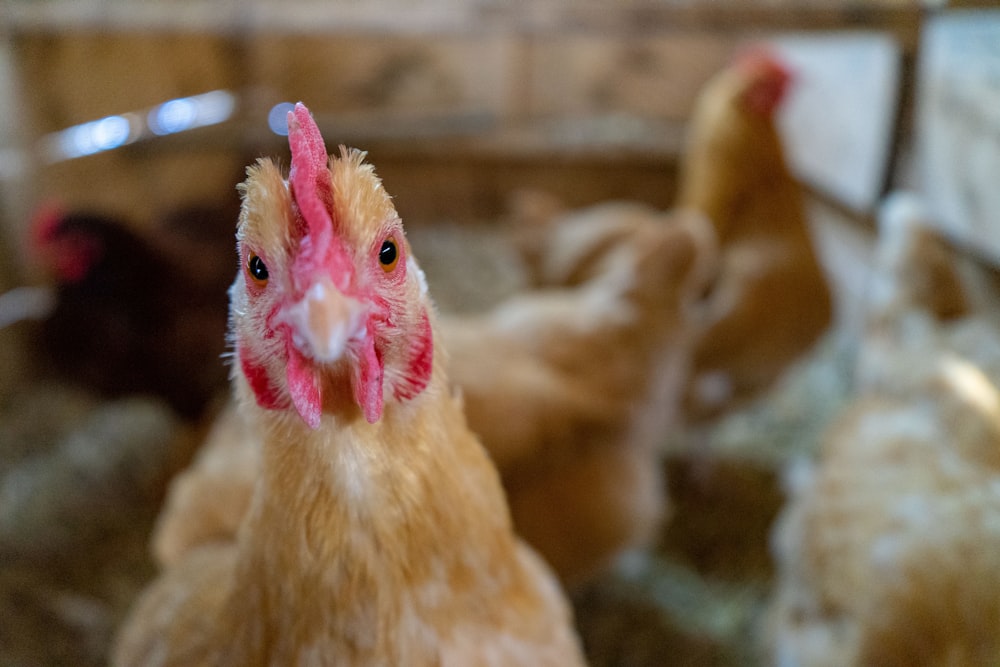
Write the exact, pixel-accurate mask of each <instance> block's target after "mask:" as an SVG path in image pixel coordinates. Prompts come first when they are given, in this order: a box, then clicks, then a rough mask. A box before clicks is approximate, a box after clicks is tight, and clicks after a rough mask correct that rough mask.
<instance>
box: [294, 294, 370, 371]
mask: <svg viewBox="0 0 1000 667" xmlns="http://www.w3.org/2000/svg"><path fill="white" fill-rule="evenodd" d="M366 314H367V308H366V307H365V305H364V303H362V302H361V301H358V300H357V299H354V298H352V297H350V296H347V295H345V294H344V293H343V292H341V291H340V290H338V289H337V288H336V286H335V285H334V284H333V282H332V281H331V280H330V279H329V278H327V277H322V278H320V279H319V280H317V281H315V282H314V283H313V284H312V285H311V286H310V287H309V289H307V290H306V292H305V294H304V295H303V297H302V298H301V299H300V300H299V301H296V302H295V303H293V304H292V305H290V306H288V307H287V308H286V309H285V311H284V313H283V317H282V319H284V320H285V321H286V322H287V323H288V324H289V325H290V327H291V330H292V343H293V344H294V345H295V347H296V348H298V350H299V351H300V352H301V353H302V354H303V355H304V356H305V357H307V358H310V359H312V360H313V361H316V362H319V363H324V364H325V363H332V362H335V361H337V360H338V359H340V358H341V357H343V355H344V352H345V350H346V349H347V346H348V343H350V342H351V341H352V340H356V339H359V338H360V337H361V336H362V335H363V333H364V330H365V315H366Z"/></svg>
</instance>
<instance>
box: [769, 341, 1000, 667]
mask: <svg viewBox="0 0 1000 667" xmlns="http://www.w3.org/2000/svg"><path fill="white" fill-rule="evenodd" d="M965 327H966V325H964V324H963V325H962V328H965ZM955 333H958V332H957V331H956V332H955ZM983 333H984V330H983V329H980V330H979V332H978V334H979V335H970V334H974V331H973V330H972V329H967V330H966V331H964V332H962V333H961V336H962V337H964V338H966V340H967V341H974V342H975V343H976V344H975V346H974V348H975V351H974V354H975V355H976V356H979V357H980V358H983V357H987V356H988V357H992V360H991V361H990V362H988V366H982V365H981V363H980V362H978V361H976V360H975V359H974V358H970V357H969V356H966V355H965V354H963V353H961V352H954V351H953V352H947V351H944V350H940V349H938V350H935V349H933V348H923V352H922V355H921V354H916V352H917V351H916V350H913V351H911V352H912V353H911V355H910V357H909V358H910V361H911V363H912V364H913V365H915V366H920V367H921V368H922V369H923V372H922V373H920V377H919V378H916V373H915V372H914V370H913V368H911V369H910V370H909V372H910V374H911V380H910V381H908V382H907V385H908V386H907V387H903V386H901V385H900V384H899V382H898V380H897V384H896V387H895V388H894V390H893V391H892V392H885V391H883V392H879V393H875V394H870V395H867V396H863V397H860V398H858V399H857V400H856V401H855V402H854V403H853V404H852V405H851V406H850V407H849V408H848V409H847V410H845V412H844V414H843V415H841V416H840V418H839V419H838V420H837V421H836V422H835V424H834V425H833V427H832V428H831V429H830V430H829V432H828V433H827V435H826V439H825V441H824V443H823V449H822V452H821V458H820V461H819V462H818V464H816V465H815V466H814V467H813V468H812V469H809V468H800V469H798V470H797V474H795V475H792V476H791V477H792V480H793V483H792V484H791V486H792V499H791V501H790V503H789V505H788V507H787V508H786V509H785V510H784V512H783V515H782V517H781V520H780V521H779V522H778V524H777V528H776V530H775V535H774V539H773V543H774V545H775V553H776V558H777V561H778V584H777V587H776V594H775V603H774V608H773V610H772V614H771V632H770V641H771V649H772V651H773V653H774V657H775V663H776V664H790V665H801V666H802V667H819V666H829V667H833V666H834V665H836V666H842V665H848V666H850V665H858V666H862V665H880V666H881V665H885V666H887V667H891V666H894V665H898V666H899V667H902V666H904V665H917V664H928V665H993V664H997V662H998V660H1000V641H998V635H997V632H996V628H997V627H998V626H1000V595H998V594H997V591H998V590H1000V391H998V387H997V383H996V381H995V379H991V377H990V376H992V377H993V378H996V377H998V376H1000V375H998V373H997V371H998V370H1000V363H998V362H1000V340H998V337H997V335H996V332H995V330H994V331H993V332H991V333H990V334H989V336H988V337H987V336H983V335H981V334H983ZM949 337H951V338H952V340H953V341H954V340H955V339H956V338H955V337H952V336H949ZM990 339H992V340H990ZM983 343H988V344H987V345H984V344H983ZM984 371H988V373H989V374H987V373H986V372H984Z"/></svg>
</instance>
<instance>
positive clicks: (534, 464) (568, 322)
mask: <svg viewBox="0 0 1000 667" xmlns="http://www.w3.org/2000/svg"><path fill="white" fill-rule="evenodd" d="M550 224H551V229H550V230H549V238H548V241H547V243H548V244H550V245H549V248H550V252H548V253H545V254H546V256H547V257H548V258H549V259H550V260H552V262H551V263H550V264H549V266H548V268H547V270H548V271H549V272H550V273H554V272H561V271H562V270H563V266H562V264H563V262H562V257H561V255H562V254H565V253H571V254H573V255H578V254H579V255H586V256H587V261H586V262H581V261H577V260H571V261H568V262H567V264H570V263H572V264H574V265H575V266H576V269H575V270H574V271H573V275H572V276H568V275H567V276H565V282H566V283H571V284H569V285H567V286H564V287H550V288H541V289H538V290H533V291H527V292H524V293H522V294H518V295H516V296H514V297H511V298H510V299H509V300H508V301H507V302H505V303H502V304H500V305H499V306H498V307H496V308H495V309H494V310H492V311H490V312H487V313H484V314H479V315H468V316H451V317H447V318H444V320H443V321H442V335H443V336H444V339H445V341H446V343H447V347H448V350H449V353H450V354H451V356H452V365H451V368H452V378H453V380H454V383H455V384H456V385H457V386H458V387H460V388H461V390H462V396H463V398H464V402H465V409H466V413H467V415H468V419H469V425H470V426H471V428H472V429H473V430H474V431H475V432H476V433H477V434H479V435H480V437H481V438H482V439H483V442H484V444H485V445H486V447H487V449H488V450H489V452H490V454H491V456H492V457H493V458H494V460H495V461H496V462H497V467H498V468H499V470H500V473H501V477H502V479H503V482H504V487H505V488H506V490H507V494H508V498H509V500H510V505H511V511H512V515H513V518H514V525H515V527H516V529H517V531H518V533H519V534H521V535H522V536H524V537H525V539H526V540H527V541H528V542H529V543H530V544H532V545H533V546H535V547H536V548H537V549H538V550H539V551H540V552H541V553H542V555H544V556H545V557H546V558H547V559H548V560H549V562H550V563H552V565H553V567H554V568H555V569H556V571H557V572H558V573H559V574H560V576H561V577H562V579H563V581H564V582H565V583H566V584H568V585H570V586H573V585H577V584H580V583H582V582H584V581H586V580H587V579H588V578H589V577H591V576H592V575H594V574H595V573H597V572H599V571H600V570H601V569H603V568H604V567H606V566H607V565H609V564H610V562H611V561H612V560H613V559H614V557H615V556H617V555H618V554H620V553H621V552H622V551H624V550H626V549H628V548H633V547H641V546H645V545H647V544H648V543H649V541H650V540H651V539H652V538H653V537H654V536H655V534H656V531H657V529H658V528H659V527H660V523H661V521H662V519H663V517H664V516H665V512H666V510H667V500H666V494H665V490H664V483H663V479H662V471H661V467H660V465H659V451H660V445H661V444H662V442H663V438H664V437H665V433H666V432H667V431H668V429H669V427H670V425H671V423H672V410H671V408H672V406H673V405H674V403H675V402H676V399H677V396H676V395H677V393H678V391H679V389H680V387H681V386H682V382H683V377H684V375H685V367H684V362H685V359H686V356H685V355H686V352H687V344H688V340H687V334H688V330H687V328H686V326H685V322H684V318H685V316H686V315H687V313H686V312H685V309H686V308H688V307H691V306H692V304H693V303H694V302H695V301H696V300H697V298H698V295H699V293H700V290H701V289H702V288H701V285H702V284H703V283H704V280H705V277H706V275H708V274H709V273H710V268H709V266H707V265H709V264H711V259H712V258H713V253H712V250H713V248H714V247H713V238H712V236H711V229H710V227H709V226H708V223H707V222H705V221H704V220H703V219H702V218H701V216H699V215H697V214H675V215H666V214H663V213H660V212H657V211H655V210H652V209H649V208H645V207H641V206H638V205H631V204H620V205H618V204H614V205H602V206H599V207H595V208H594V209H592V210H583V211H577V212H572V213H569V214H567V215H565V216H563V217H561V218H559V219H557V220H555V221H553V222H552V223H550ZM566 259H567V260H569V259H570V258H568V257H567V258H566ZM577 259H581V258H577ZM584 264H586V266H584Z"/></svg>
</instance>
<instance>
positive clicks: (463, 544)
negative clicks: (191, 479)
mask: <svg viewBox="0 0 1000 667" xmlns="http://www.w3.org/2000/svg"><path fill="white" fill-rule="evenodd" d="M289 127H290V134H289V141H290V143H291V145H292V172H291V174H290V176H289V179H288V183H287V184H286V183H285V182H284V181H283V179H282V177H281V175H280V174H279V172H278V170H277V168H276V167H274V165H273V164H271V163H270V162H261V163H259V164H258V166H256V167H254V168H252V169H251V170H249V176H248V179H247V182H246V184H245V195H244V208H243V212H242V214H241V222H240V230H239V233H238V237H239V239H240V252H241V263H242V266H243V269H242V270H241V273H240V275H239V276H238V277H237V279H236V282H235V283H234V286H233V288H232V296H231V298H232V307H231V331H232V332H233V339H234V343H235V346H236V355H237V359H238V363H239V369H238V370H237V371H235V372H234V386H235V394H236V399H237V404H238V410H239V411H240V413H241V414H242V415H243V417H244V418H245V419H247V423H248V424H250V425H251V427H252V428H253V429H254V431H255V432H256V433H257V434H258V435H259V437H260V438H261V450H260V455H261V464H262V465H261V468H260V472H259V474H258V476H257V479H256V487H255V489H254V494H253V500H252V502H251V507H250V509H249V512H248V514H247V516H246V518H245V520H244V522H243V524H242V525H241V527H240V530H239V533H238V535H237V539H236V541H235V542H234V543H232V542H231V543H228V544H216V545H206V546H203V547H201V548H196V549H191V550H189V551H188V552H187V553H185V554H184V555H183V556H182V557H181V558H180V559H179V561H178V562H177V563H176V564H175V565H174V566H172V567H170V568H168V570H167V571H166V572H165V573H164V575H163V576H162V577H161V578H160V579H159V580H158V581H157V582H155V583H154V584H153V585H152V587H151V588H150V589H149V590H148V591H147V592H146V593H145V594H144V595H143V596H142V598H141V599H140V601H139V602H138V604H137V606H136V608H135V609H134V611H133V613H132V616H131V618H130V620H129V621H128V622H127V623H126V625H125V626H124V628H123V630H122V634H121V636H120V638H119V642H118V644H117V650H116V654H115V663H116V664H121V665H136V664H157V665H163V664H167V665H175V664H176V665H192V664H219V665H231V664H240V665H257V664H260V665H263V664H336V665H376V664H378V665H403V664H406V665H579V664H582V663H583V661H582V656H581V652H580V649H579V646H578V643H577V639H576V638H575V636H574V634H573V631H572V629H571V620H570V616H569V611H568V606H567V604H566V602H565V600H564V599H563V597H562V594H561V592H560V590H559V587H558V585H557V583H556V580H555V578H554V576H552V574H551V573H550V572H549V570H548V569H547V568H546V566H545V565H544V564H543V563H542V561H541V560H540V559H539V558H538V557H537V556H536V555H535V554H534V553H532V552H531V551H530V550H529V549H528V548H527V547H525V546H524V545H523V544H522V543H521V542H520V541H519V540H518V539H517V538H516V537H515V536H514V534H513V530H512V528H511V524H510V518H509V513H508V511H507V507H506V504H505V500H504V495H503V491H502V488H501V486H500V482H499V478H498V476H497V473H496V470H495V468H494V467H493V465H492V464H491V463H490V461H489V458H488V457H487V455H486V453H485V451H484V450H483V448H482V446H481V445H480V443H479V442H478V440H477V439H476V437H475V436H474V435H473V434H472V432H471V431H470V430H469V429H468V427H467V425H466V422H465V418H464V415H463V414H462V410H461V404H460V401H459V400H457V399H456V397H455V396H454V395H453V393H452V391H451V389H450V387H449V384H448V379H447V376H446V372H445V367H444V361H443V355H441V354H433V351H434V350H435V348H436V340H437V339H436V336H435V325H434V312H433V307H432V306H431V304H430V301H429V297H428V296H427V294H426V285H425V284H424V282H423V278H422V274H421V273H420V269H419V267H418V266H417V264H416V262H415V260H414V259H413V258H412V256H410V255H409V248H408V246H407V245H406V243H405V238H404V237H403V233H402V227H401V225H400V223H399V219H398V217H397V216H396V213H395V210H394V209H393V207H392V204H391V202H390V200H389V198H388V196H387V195H386V194H385V192H384V190H383V189H382V187H381V183H380V182H379V180H378V179H377V177H375V175H374V172H372V171H371V169H370V167H367V166H366V165H364V164H363V162H362V157H363V156H362V155H361V154H359V153H357V152H348V151H346V150H345V149H342V151H341V156H340V157H339V158H334V159H331V160H330V161H329V168H327V163H326V151H325V148H324V146H323V142H322V139H321V138H320V137H319V133H318V130H316V128H315V125H314V123H313V121H312V118H311V117H310V116H309V114H308V111H307V110H306V109H305V107H302V106H301V105H299V106H298V107H296V110H295V111H294V112H292V114H291V115H290V118H289ZM390 248H391V249H390Z"/></svg>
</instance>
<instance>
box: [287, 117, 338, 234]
mask: <svg viewBox="0 0 1000 667" xmlns="http://www.w3.org/2000/svg"><path fill="white" fill-rule="evenodd" d="M288 147H289V148H290V149H291V152H292V166H291V169H290V171H289V174H288V183H289V185H290V186H291V189H292V195H293V196H294V197H295V203H296V204H297V205H298V207H299V212H300V213H301V214H302V217H303V219H305V221H306V224H307V225H308V226H309V233H310V234H312V235H314V236H317V237H320V238H322V237H325V236H326V235H327V234H329V233H330V232H331V231H332V226H333V222H332V220H331V219H330V213H329V208H328V207H329V205H330V203H331V202H332V201H333V194H332V192H331V191H330V179H329V175H328V173H327V170H326V164H327V152H326V144H324V143H323V136H322V135H321V134H320V133H319V128H318V127H317V126H316V121H314V120H313V117H312V114H311V113H309V109H307V108H306V107H305V105H304V104H302V102H299V103H298V104H296V105H295V109H294V110H293V111H289V112H288Z"/></svg>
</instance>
